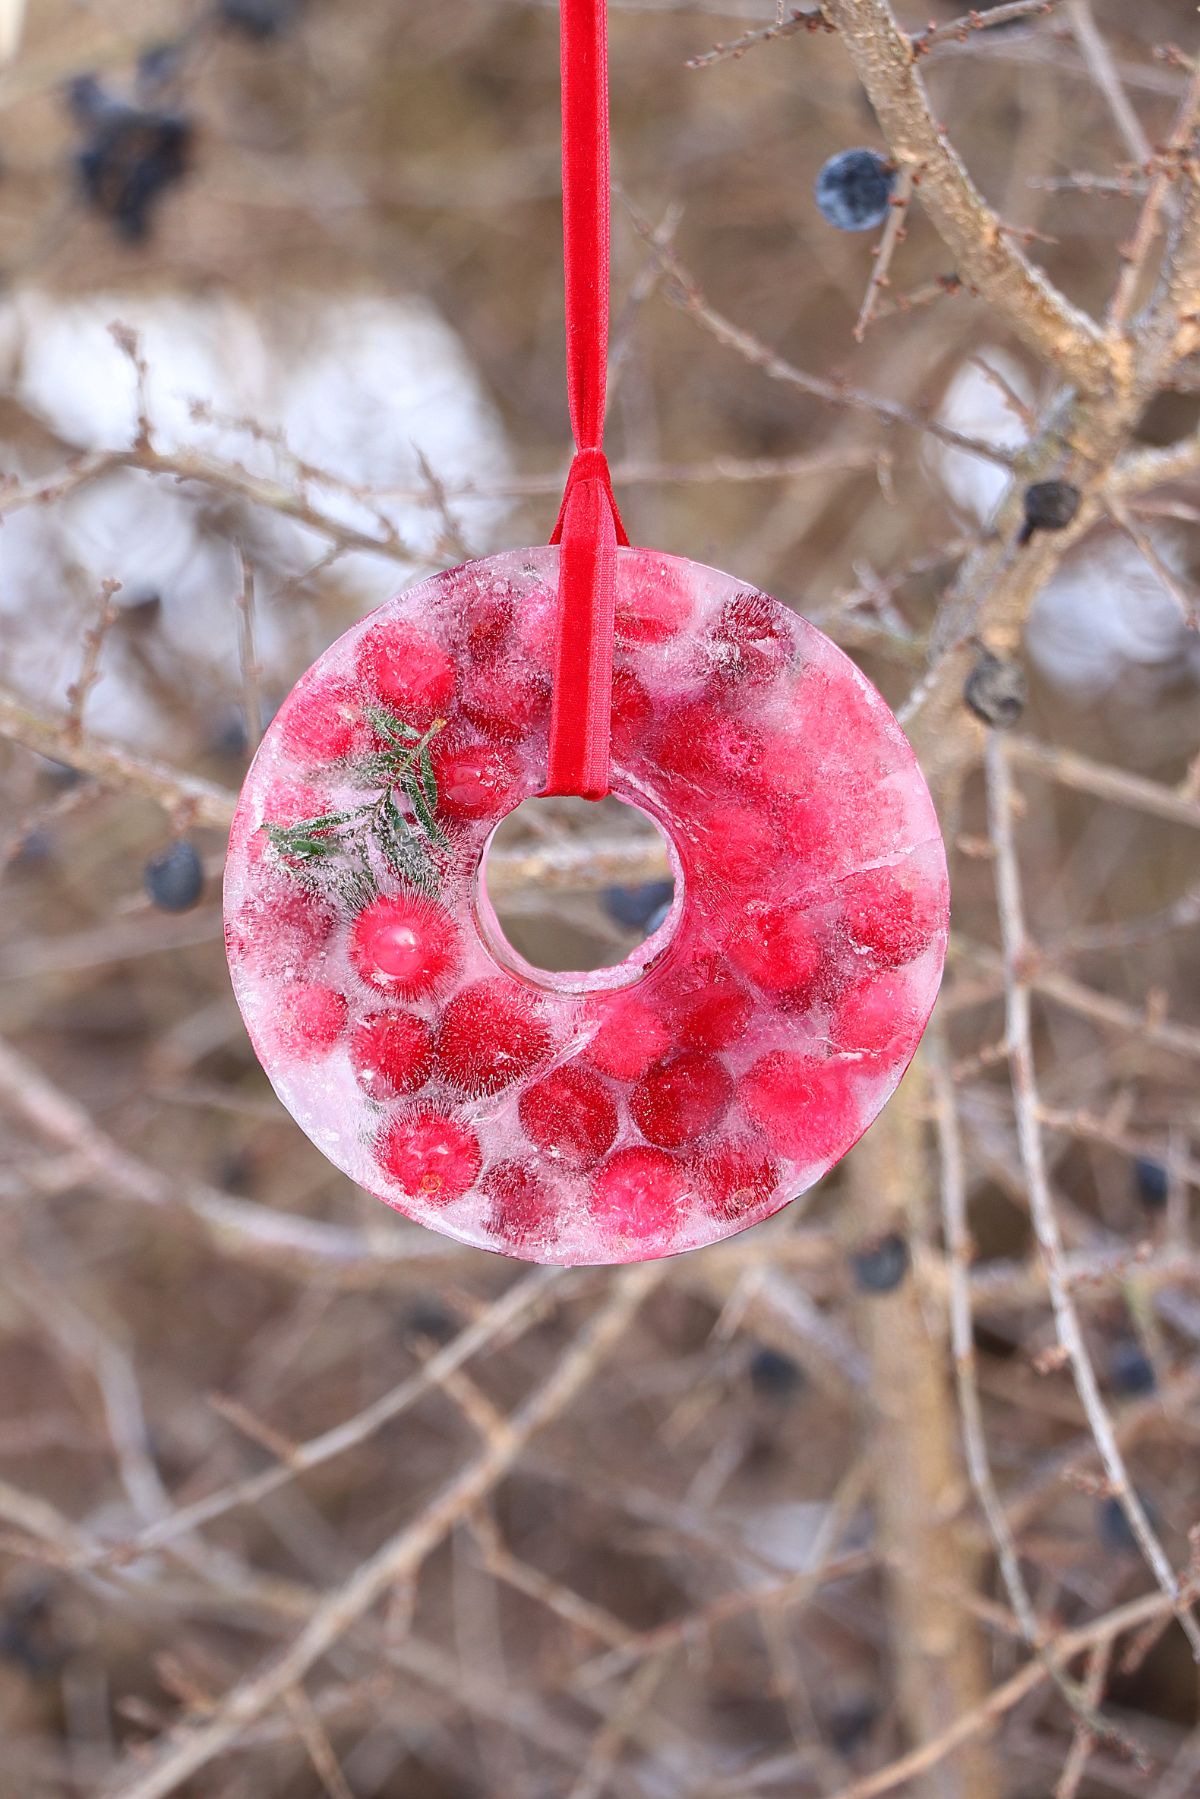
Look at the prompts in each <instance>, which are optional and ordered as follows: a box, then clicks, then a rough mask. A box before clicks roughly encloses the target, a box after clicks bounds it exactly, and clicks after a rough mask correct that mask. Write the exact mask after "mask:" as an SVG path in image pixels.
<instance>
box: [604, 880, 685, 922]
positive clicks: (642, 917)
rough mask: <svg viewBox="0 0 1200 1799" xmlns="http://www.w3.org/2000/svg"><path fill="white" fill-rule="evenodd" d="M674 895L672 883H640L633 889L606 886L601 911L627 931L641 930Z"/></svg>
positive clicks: (667, 904) (673, 884) (668, 903)
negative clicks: (603, 910)
mask: <svg viewBox="0 0 1200 1799" xmlns="http://www.w3.org/2000/svg"><path fill="white" fill-rule="evenodd" d="M674 893H675V883H674V882H673V881H642V882H641V883H640V884H639V885H638V886H636V887H606V888H605V889H604V909H605V911H606V912H607V913H608V915H609V917H610V918H611V919H613V920H614V922H615V923H617V924H619V925H624V926H625V928H626V930H629V931H644V930H645V929H646V928H647V926H648V925H649V923H650V920H651V919H652V918H653V917H654V915H655V913H657V912H660V911H661V910H662V908H663V906H664V905H666V906H669V905H670V903H671V900H672V898H673V896H674Z"/></svg>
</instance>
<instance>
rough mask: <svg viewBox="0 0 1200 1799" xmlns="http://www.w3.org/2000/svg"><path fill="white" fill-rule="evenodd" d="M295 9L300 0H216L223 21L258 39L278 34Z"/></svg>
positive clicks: (289, 20) (292, 17) (289, 23)
mask: <svg viewBox="0 0 1200 1799" xmlns="http://www.w3.org/2000/svg"><path fill="white" fill-rule="evenodd" d="M299 11H300V0H217V17H218V18H219V19H220V21H221V23H222V24H223V25H228V26H230V27H231V28H232V29H233V30H234V31H240V32H241V33H242V35H243V37H252V38H256V39H257V40H258V41H259V42H260V43H265V42H266V41H267V40H268V39H269V38H273V37H280V36H282V34H283V33H284V32H285V31H286V30H287V28H288V26H289V25H291V23H292V22H293V20H294V19H295V17H296V14H297V13H298V12H299Z"/></svg>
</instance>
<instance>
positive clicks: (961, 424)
mask: <svg viewBox="0 0 1200 1799" xmlns="http://www.w3.org/2000/svg"><path fill="white" fill-rule="evenodd" d="M980 363H986V364H987V365H988V367H989V368H991V369H993V370H994V371H995V372H996V374H997V376H999V378H1000V379H999V380H998V381H996V380H991V379H989V377H988V376H987V374H985V373H984V371H983V369H982V368H980V366H979V364H980ZM1005 388H1008V389H1011V390H1012V392H1013V393H1014V394H1015V395H1016V396H1017V397H1018V398H1019V399H1020V401H1021V402H1022V403H1029V402H1031V401H1032V397H1033V396H1032V393H1031V390H1030V385H1029V380H1028V377H1027V375H1026V374H1025V372H1024V370H1023V369H1022V368H1021V367H1020V366H1019V365H1018V364H1017V363H1016V362H1014V360H1013V359H1012V358H1011V357H1010V356H1007V355H1006V354H1005V353H1004V352H1003V351H1002V350H999V349H996V348H994V347H991V346H989V347H987V348H985V349H984V350H982V351H981V352H980V353H979V354H978V356H976V357H975V358H973V359H972V361H971V362H968V363H964V365H963V366H962V368H960V369H959V370H958V372H957V373H956V374H955V376H954V378H953V379H952V381H951V383H950V385H949V387H948V388H947V390H946V393H945V396H944V398H943V400H942V404H941V406H940V407H939V409H938V418H939V420H940V422H941V423H942V424H944V425H949V426H950V427H951V428H952V429H954V430H956V431H961V432H963V433H964V434H965V435H968V436H971V437H975V438H978V439H980V441H981V442H983V443H986V444H991V445H994V446H995V447H996V448H998V449H1006V450H1019V449H1020V448H1021V447H1022V445H1023V444H1024V443H1025V442H1026V431H1025V427H1024V424H1023V423H1022V421H1021V418H1020V416H1019V414H1018V412H1017V410H1016V409H1015V408H1014V406H1013V404H1012V401H1011V400H1010V399H1008V398H1007V397H1006V394H1005V391H1004V390H1005ZM924 455H925V463H926V467H927V469H928V470H929V472H930V474H931V475H932V476H933V478H934V479H935V480H936V481H937V482H938V484H939V485H940V486H941V487H942V489H943V491H944V492H945V494H946V495H947V497H948V499H949V500H950V501H951V502H952V504H953V505H954V506H955V507H956V509H957V510H958V511H959V512H961V513H964V514H965V515H967V517H969V518H971V519H973V520H975V521H977V522H978V523H979V524H981V525H982V524H986V523H987V522H988V520H989V519H990V518H991V517H992V515H993V514H994V512H995V510H996V507H997V506H998V504H999V502H1000V500H1001V498H1002V497H1003V494H1004V491H1005V487H1006V485H1007V480H1008V477H1007V475H1006V474H1005V471H1004V469H1003V468H1001V467H999V466H998V465H996V464H994V463H989V462H985V461H983V459H982V458H980V457H978V456H972V455H970V454H969V453H968V452H967V451H965V450H957V449H954V448H953V447H952V446H950V445H948V444H943V443H939V442H937V441H936V440H934V439H932V438H930V439H927V440H926V445H925V451H924ZM1147 534H1148V536H1149V537H1150V538H1151V540H1152V541H1153V544H1154V549H1155V552H1156V554H1157V555H1158V556H1159V557H1161V559H1162V561H1163V563H1164V565H1165V566H1166V567H1167V568H1168V569H1169V570H1170V571H1171V573H1172V575H1174V576H1176V577H1177V578H1178V583H1179V585H1180V587H1181V588H1182V589H1183V590H1184V591H1185V592H1186V591H1187V590H1188V588H1189V586H1190V584H1191V578H1190V576H1189V572H1188V569H1187V563H1186V556H1185V546H1184V542H1183V539H1182V537H1181V536H1180V534H1179V533H1178V532H1175V531H1173V530H1171V529H1170V527H1163V526H1148V527H1147ZM1025 641H1026V647H1027V649H1028V652H1029V656H1030V660H1031V661H1032V662H1033V663H1034V665H1035V666H1036V668H1037V669H1038V671H1039V672H1040V673H1041V675H1042V676H1043V677H1044V679H1045V680H1047V681H1048V682H1050V683H1052V684H1053V685H1054V686H1055V687H1057V688H1058V689H1059V690H1060V691H1061V692H1063V693H1067V694H1069V695H1070V696H1071V697H1072V698H1073V699H1076V700H1078V701H1080V702H1083V703H1094V702H1096V701H1097V700H1100V699H1101V698H1103V697H1104V696H1105V695H1107V694H1109V693H1111V692H1114V691H1116V692H1120V694H1121V695H1122V697H1123V698H1126V699H1128V700H1130V701H1131V702H1133V703H1143V702H1145V701H1148V700H1153V699H1154V698H1155V697H1156V696H1157V694H1158V693H1159V692H1161V690H1162V689H1163V688H1164V687H1165V686H1166V685H1168V684H1169V683H1171V682H1173V681H1177V680H1178V679H1179V678H1180V677H1181V676H1183V677H1185V678H1186V677H1187V676H1189V675H1190V676H1192V677H1196V678H1200V639H1198V638H1197V635H1196V633H1195V632H1194V631H1190V630H1189V629H1188V628H1187V625H1186V622H1185V620H1184V617H1183V613H1182V610H1181V607H1180V605H1179V601H1178V599H1177V598H1176V597H1175V595H1173V594H1172V593H1171V592H1170V591H1169V589H1168V588H1167V586H1166V584H1165V583H1164V582H1163V580H1162V577H1161V575H1159V573H1158V572H1157V571H1156V570H1155V569H1154V568H1153V567H1152V566H1151V564H1150V563H1149V562H1148V561H1147V560H1146V558H1145V557H1144V556H1143V555H1142V553H1141V551H1140V550H1139V549H1138V548H1137V546H1136V544H1134V543H1133V542H1132V541H1131V540H1130V539H1129V538H1127V537H1125V536H1124V535H1123V534H1122V533H1121V532H1119V531H1115V530H1111V529H1108V528H1104V529H1100V530H1097V531H1093V532H1092V533H1091V534H1090V535H1089V536H1088V537H1087V538H1086V539H1085V540H1084V541H1083V543H1081V544H1080V545H1079V546H1078V547H1077V548H1076V549H1074V550H1073V551H1072V552H1071V553H1070V554H1069V555H1068V556H1067V557H1066V558H1065V559H1064V561H1063V564H1062V566H1061V567H1060V569H1059V570H1058V572H1057V573H1056V574H1055V576H1054V577H1053V579H1052V580H1050V581H1049V582H1048V583H1047V584H1046V586H1045V588H1044V589H1043V590H1042V592H1041V594H1040V595H1039V596H1038V599H1037V601H1036V603H1035V605H1034V608H1033V611H1032V613H1031V615H1030V618H1029V622H1028V625H1027V627H1026V635H1025ZM1130 677H1133V678H1132V679H1130Z"/></svg>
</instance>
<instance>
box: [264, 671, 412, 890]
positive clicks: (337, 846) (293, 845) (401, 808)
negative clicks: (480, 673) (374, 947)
mask: <svg viewBox="0 0 1200 1799" xmlns="http://www.w3.org/2000/svg"><path fill="white" fill-rule="evenodd" d="M367 716H368V717H369V719H370V720H371V723H372V724H373V725H374V727H375V729H376V731H377V732H378V734H379V736H380V737H381V738H382V739H383V748H381V749H378V750H373V751H371V753H370V754H369V755H366V756H362V757H359V758H358V760H357V761H355V762H353V763H351V764H350V768H349V773H350V774H351V776H352V778H353V779H354V781H355V783H356V784H357V785H359V786H361V787H363V788H366V789H368V790H370V789H374V790H376V792H375V797H374V798H373V799H370V800H368V801H366V802H365V803H364V804H363V805H361V806H354V807H351V808H350V809H349V810H348V811H344V812H324V813H321V814H320V815H318V816H317V817H314V818H301V819H298V820H296V822H295V823H293V824H286V825H281V824H272V822H271V821H270V819H267V820H266V821H265V822H264V824H263V825H262V827H261V828H262V829H263V830H264V831H265V832H266V834H267V838H268V841H269V842H270V844H271V847H272V849H274V850H275V852H276V854H277V855H278V857H279V860H280V861H281V862H282V864H283V866H284V867H285V868H286V869H288V871H289V872H290V873H291V874H293V875H294V876H295V877H296V878H297V879H298V880H302V881H307V882H309V883H310V884H311V885H314V886H321V887H323V886H327V885H328V886H332V887H333V888H334V890H335V891H336V892H337V893H339V894H340V896H341V897H342V898H343V899H344V900H345V901H346V903H347V904H348V905H351V906H354V907H361V906H363V905H365V904H367V903H368V902H369V901H370V900H372V899H374V898H375V897H376V895H377V894H378V892H379V879H380V873H381V871H382V870H387V871H388V872H390V873H391V874H393V875H397V876H399V878H400V879H401V880H402V881H405V882H407V883H408V884H409V885H410V886H413V887H417V888H419V889H420V890H421V891H422V892H423V893H428V894H433V893H435V892H436V891H437V880H438V871H437V862H436V858H435V854H434V852H435V851H438V850H444V849H445V848H446V837H445V833H444V832H443V830H442V828H441V826H440V825H439V824H438V822H437V804H438V791H437V780H436V778H435V776H434V772H433V755H432V748H431V746H432V744H433V740H434V738H435V737H436V736H437V734H438V732H439V731H440V730H441V729H442V728H443V726H444V724H445V722H446V721H445V719H441V718H439V719H436V720H435V721H434V723H433V724H432V725H430V727H429V729H428V730H427V731H418V730H417V728H416V727H415V726H414V725H409V724H406V723H405V722H404V720H403V719H400V718H397V717H396V716H395V715H394V714H393V713H391V712H388V711H387V710H385V708H383V707H382V706H371V707H368V709H367Z"/></svg>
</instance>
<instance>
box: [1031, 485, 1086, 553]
mask: <svg viewBox="0 0 1200 1799" xmlns="http://www.w3.org/2000/svg"><path fill="white" fill-rule="evenodd" d="M1079 502H1080V493H1079V489H1078V488H1077V487H1072V486H1071V483H1070V482H1069V481H1035V482H1034V483H1033V486H1032V487H1027V488H1026V489H1025V523H1024V524H1023V525H1022V527H1021V535H1020V538H1019V539H1018V542H1020V543H1028V542H1029V539H1030V538H1031V537H1032V536H1033V534H1034V532H1035V531H1065V530H1066V528H1067V526H1068V525H1069V524H1072V523H1073V522H1074V519H1075V514H1076V513H1077V512H1078V511H1079Z"/></svg>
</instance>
